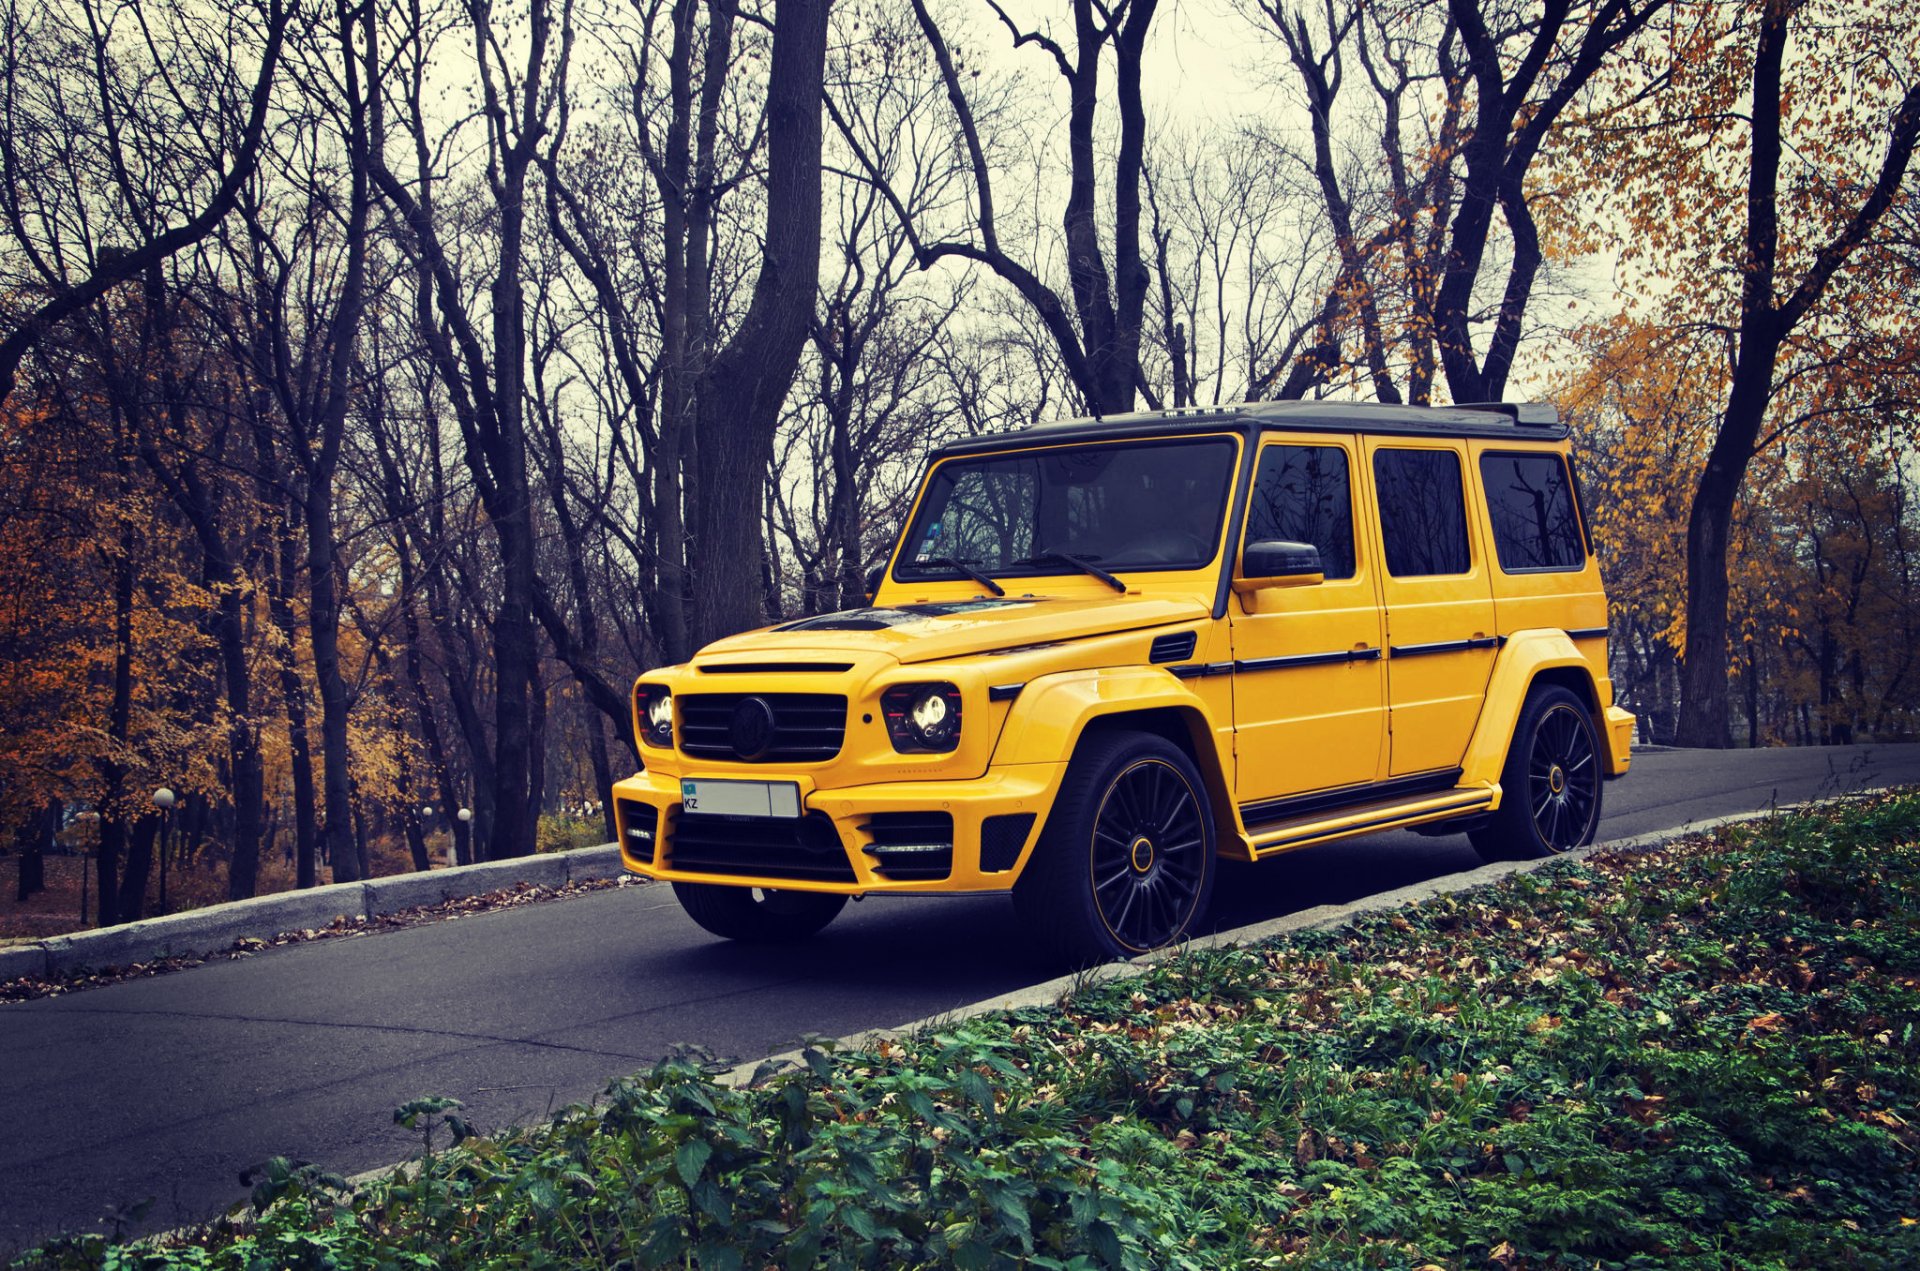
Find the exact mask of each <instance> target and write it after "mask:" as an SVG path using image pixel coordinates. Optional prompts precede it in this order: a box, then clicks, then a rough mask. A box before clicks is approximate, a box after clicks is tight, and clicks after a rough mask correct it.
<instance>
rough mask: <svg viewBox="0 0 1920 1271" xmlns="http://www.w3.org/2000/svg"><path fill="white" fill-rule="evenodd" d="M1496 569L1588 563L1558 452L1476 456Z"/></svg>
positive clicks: (1515, 570) (1575, 566)
mask: <svg viewBox="0 0 1920 1271" xmlns="http://www.w3.org/2000/svg"><path fill="white" fill-rule="evenodd" d="M1480 479H1481V481H1482V482H1483V483H1485V485H1486V488H1487V515H1488V517H1489V519H1490V520H1491V521H1492V522H1493V544H1494V548H1495V550H1496V551H1498V552H1499V554H1500V568H1501V569H1502V570H1504V571H1506V572H1507V573H1509V574H1514V573H1523V572H1526V571H1530V570H1543V569H1581V568H1583V567H1584V566H1585V565H1586V563H1587V553H1586V546H1585V544H1584V543H1583V542H1582V541H1581V537H1580V515H1579V513H1578V512H1577V511H1576V510H1575V505H1574V499H1573V486H1572V483H1571V482H1570V481H1569V480H1568V479H1567V465H1566V463H1565V462H1564V461H1563V460H1562V459H1561V458H1560V456H1559V455H1538V454H1536V455H1507V454H1487V455H1482V456H1480Z"/></svg>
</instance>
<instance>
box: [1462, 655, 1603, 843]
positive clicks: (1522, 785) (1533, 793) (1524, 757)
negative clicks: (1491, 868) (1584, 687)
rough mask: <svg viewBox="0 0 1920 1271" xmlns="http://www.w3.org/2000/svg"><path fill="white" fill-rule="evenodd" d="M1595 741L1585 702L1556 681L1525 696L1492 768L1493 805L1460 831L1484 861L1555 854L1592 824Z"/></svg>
mask: <svg viewBox="0 0 1920 1271" xmlns="http://www.w3.org/2000/svg"><path fill="white" fill-rule="evenodd" d="M1600 782H1601V772H1600V740H1599V736H1598V734H1596V733H1595V732H1594V729H1593V716H1592V715H1591V714H1590V713H1589V712H1588V710H1587V704H1586V703H1585V702H1584V701H1582V700H1580V698H1579V697H1578V696H1576V695H1575V694H1574V693H1572V692H1570V691H1568V690H1567V689H1564V688H1561V687H1559V686H1558V685H1548V686H1546V687H1543V688H1539V689H1535V690H1534V691H1533V692H1532V693H1530V694H1528V696H1527V702H1526V705H1525V706H1524V707H1522V708H1521V710H1520V723H1519V725H1518V726H1517V727H1516V728H1515V729H1514V730H1513V742H1512V744H1511V745H1510V746H1509V747H1508V749H1507V761H1506V763H1505V765H1504V766H1503V767H1502V768H1501V769H1500V791H1501V796H1500V808H1499V810H1498V811H1496V812H1495V813H1494V814H1493V817H1492V819H1491V820H1489V821H1488V822H1487V825H1486V828H1484V829H1479V830H1475V831H1473V832H1472V833H1471V834H1469V835H1468V838H1469V840H1470V841H1471V842H1472V843H1473V847H1474V850H1475V851H1477V852H1479V853H1480V855H1481V856H1482V857H1483V858H1485V859H1486V860H1490V861H1499V860H1531V859H1536V858H1539V857H1543V856H1557V855H1559V854H1560V853H1561V852H1566V851H1571V850H1572V849H1574V848H1576V847H1583V846H1585V845H1586V844H1588V843H1591V842H1593V836H1594V832H1595V831H1596V830H1598V829H1599V828H1600Z"/></svg>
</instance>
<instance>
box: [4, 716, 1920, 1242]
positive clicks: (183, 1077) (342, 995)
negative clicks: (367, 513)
mask: <svg viewBox="0 0 1920 1271" xmlns="http://www.w3.org/2000/svg"><path fill="white" fill-rule="evenodd" d="M1911 782H1920V745H1903V746H1873V747H1852V748H1843V747H1832V748H1817V749H1807V750H1768V751H1721V752H1714V751H1655V752H1648V753H1643V754H1640V755H1637V756H1636V758H1635V761H1634V770H1633V772H1632V774H1631V775H1630V776H1628V777H1627V778H1625V779H1623V780H1621V781H1617V782H1614V783H1612V784H1610V785H1609V786H1608V787H1607V791H1606V815H1605V820H1604V822H1603V824H1602V828H1601V834H1602V837H1603V838H1621V837H1626V836H1629V835H1634V834H1640V833H1644V832H1647V831H1651V830H1660V829H1667V828H1671V827H1678V826H1684V825H1686V824H1688V823H1691V822H1695V821H1700V820H1705V819H1707V818H1710V817H1715V816H1720V815H1724V814H1727V813H1731V812H1740V811H1747V810H1750V809H1757V808H1765V807H1767V806H1769V805H1770V804H1772V803H1776V802H1779V803H1785V802H1791V801H1795V800H1799V799H1804V798H1809V797H1814V796H1818V795H1822V794H1832V793H1836V792H1841V791H1845V790H1851V789H1860V788H1864V787H1868V786H1878V785H1890V784H1901V783H1911ZM1478 864H1479V859H1478V858H1477V857H1476V856H1475V855H1474V854H1473V852H1472V850H1471V849H1470V848H1469V847H1468V846H1467V843H1466V840H1465V838H1464V837H1460V836H1454V837H1448V838H1422V837H1418V836H1416V835H1411V834H1386V835H1378V836H1374V837H1371V838H1365V839H1357V840H1352V841H1349V842H1346V843H1338V844H1331V845H1328V846H1325V847H1318V848H1311V849H1308V850H1305V851H1301V852H1296V853H1293V854H1291V855H1289V856H1286V857H1283V858H1281V859H1278V860H1274V861H1269V862H1267V863H1265V864H1262V865H1259V866H1235V867H1232V868H1231V869H1230V870H1228V871H1227V872H1226V873H1225V874H1223V877H1222V879H1221V883H1220V888H1219V893H1218V905H1217V909H1218V912H1217V913H1216V917H1215V921H1216V923H1217V924H1218V925H1219V926H1221V927H1223V928H1226V927H1234V926H1240V925H1244V924H1246V923H1251V922H1257V921H1260V920H1262V919H1266V918H1272V917H1276V916H1279V915H1282V914H1285V913H1289V912H1291V911H1293V910H1297V909H1304V908H1309V907H1311V906H1314V905H1320V904H1329V903H1339V902H1343V901H1347V900H1352V899H1356V898H1358V897H1361V896H1365V895H1370V894H1372V893H1374V892H1378V891H1383V890H1387V889H1389V888H1395V887H1400V886H1404V885H1407V884H1409V883H1414V882H1419V881H1423V880H1426V879H1430V878H1436V877H1440V876H1442V875H1445V874H1450V873H1454V872H1456V871H1459V870H1463V869H1471V868H1473V867H1474V866H1476V865H1478ZM1047 974H1050V973H1049V972H1046V971H1044V970H1040V971H1036V968H1035V966H1034V964H1033V961H1032V953H1031V951H1030V949H1029V946H1028V944H1027V942H1026V940H1025V939H1024V938H1023V936H1022V933H1021V931H1020V930H1019V929H1018V927H1017V926H1016V925H1015V923H1014V921H1013V915H1012V909H1011V906H1010V905H1009V904H1008V903H1007V902H1006V901H1005V900H1004V899H1003V898H999V897H975V898H967V899H937V900H903V899H886V898H875V899H873V900H870V901H867V902H865V903H863V904H858V905H853V906H849V907H848V909H847V910H846V912H845V913H844V914H843V915H842V916H841V918H840V919H839V920H838V921H837V922H836V923H835V924H834V925H833V926H832V927H830V928H828V929H827V931H826V932H824V933H823V934H822V935H821V936H820V937H819V938H818V939H817V940H815V941H813V942H812V943H810V944H808V945H805V946H802V947H800V948H798V949H781V950H777V951H773V952H769V951H767V950H765V949H755V948H748V947H744V946H737V945H732V944H728V943H726V942H724V941H718V940H715V939H713V938H711V937H709V936H707V935H706V934H705V933H704V932H702V931H700V930H699V929H698V928H696V927H695V926H693V924H692V923H691V922H689V921H688V920H687V919H686V918H685V917H684V916H683V915H682V914H681V912H680V909H679V906H678V905H677V904H675V903H674V900H673V896H672V893H671V892H670V891H669V890H668V889H667V888H665V887H640V888H625V889H621V890H618V891H610V892H597V893H593V894H590V895H587V896H583V897H580V898H577V899H572V900H567V901H559V902H554V903H551V904H544V905H534V906H528V907H526V908H521V909H514V910H508V911H502V912H499V913H493V914H480V915H475V916H472V917H468V918H462V919H458V920H454V921H448V922H442V923H435V924H431V925H428V926H422V927H415V928H410V929H407V930H403V931H395V932H387V933H381V934H375V935H369V936H366V937H364V938H358V939H349V940H331V941H322V942H319V943H315V944H309V945H300V946H294V947H290V948H285V949H276V950H270V951H266V952H263V953H261V954H259V955H256V956H255V957H252V958H248V959H245V960H243V961H238V962H220V963H214V964H208V965H205V966H201V967H198V968H195V969H193V970H190V971H184V972H181V973H178V974H175V975H168V976H162V977H159V978H156V979H150V980H139V981H131V982H128V983H124V984H119V985H114V986H112V987H108V988H103V989H96V990H92V991H88V992H84V993H77V994H74V995H72V996H68V997H57V998H48V999H43V1000H41V1001H36V1002H27V1003H21V1004H17V1005H10V1006H0V1100H3V1101H4V1102H3V1103H0V1108H3V1109H4V1111H3V1112H0V1258H4V1256H5V1255H6V1254H8V1253H10V1252H17V1251H18V1249H20V1248H21V1247H24V1246H26V1245H28V1244H31V1243H35V1242H37V1241H39V1240H42V1239H44V1238H46V1237H48V1236H51V1235H53V1234H55V1233H57V1232H60V1231H66V1230H76V1229H91V1230H105V1229H107V1225H108V1216H109V1215H110V1214H112V1213H113V1211H115V1210H116V1209H121V1208H123V1207H125V1206H129V1205H131V1204H134V1203H136V1202H139V1201H141V1200H143V1199H148V1198H151V1199H152V1201H153V1204H152V1206H151V1208H150V1209H149V1210H148V1211H147V1213H146V1215H145V1217H144V1218H143V1219H142V1220H140V1221H139V1222H138V1223H136V1224H133V1226H132V1227H131V1228H130V1229H132V1230H151V1229H156V1228H162V1227H169V1226H176V1225H180V1224H183V1223H186V1222H191V1221H195V1220H199V1219H205V1218H208V1217H211V1216H213V1215H215V1214H217V1213H218V1212H220V1211H221V1210H222V1209H224V1208H226V1207H227V1206H229V1205H231V1204H233V1203H234V1202H236V1201H238V1200H240V1199H242V1198H243V1197H244V1195H245V1190H244V1189H243V1188H242V1187H241V1186H240V1184H239V1181H238V1176H239V1173H240V1171H241V1170H243V1169H244V1168H246V1167H247V1166H248V1165H250V1164H252V1163H255V1162H259V1161H263V1160H265V1159H266V1158H268V1157H270V1156H274V1155H288V1156H294V1157H298V1158H301V1159H306V1160H312V1161H317V1162H320V1163H321V1164H323V1165H325V1166H327V1167H328V1168H330V1169H334V1170H338V1171H340V1172H343V1173H353V1172H357V1171H360V1170H366V1169H371V1168H375V1167H378V1166H380V1165H383V1164H386V1163H389V1162H392V1161H395V1160H398V1159H401V1158H402V1157H404V1156H405V1155H406V1154H407V1153H408V1151H409V1149H410V1147H412V1146H414V1145H415V1141H414V1140H413V1139H412V1137H411V1136H410V1135H409V1134H408V1133H406V1132H404V1131H401V1130H399V1129H397V1128H396V1127H394V1126H393V1125H392V1118H391V1115H390V1114H391V1111H392V1109H393V1108H394V1107H395V1106H397V1105H398V1104H400V1103H403V1102H405V1101H406V1100H408V1099H410V1098H413V1097H415V1096H418V1095H423V1094H450V1095H454V1096H456V1097H458V1098H460V1099H462V1100H463V1101H465V1102H466V1104H467V1106H468V1110H469V1114H470V1117H471V1119H472V1120H473V1121H475V1122H476V1123H477V1124H478V1125H480V1126H482V1127H483V1128H489V1127H498V1126H501V1125H505V1124H511V1123H515V1122H522V1121H527V1120H530V1119H533V1118H539V1117H542V1116H544V1115H546V1114H547V1113H548V1112H550V1111H552V1110H554V1109H557V1108H559V1107H560V1106H562V1105H564V1104H566V1103H569V1102H572V1101H575V1100H580V1099H584V1098H588V1097H591V1096H592V1095H594V1094H596V1093H597V1092H599V1091H600V1090H601V1089H603V1088H604V1086H605V1085H606V1083H607V1081H608V1080H609V1079H610V1078H613V1077H615V1076H617V1075H619V1074H622V1073H626V1072H631V1071H633V1070H635V1069H638V1068H641V1067H644V1066H646V1065H647V1063H648V1062H649V1061H651V1060H653V1059H655V1058H657V1057H659V1056H660V1055H661V1054H663V1053H665V1052H666V1051H667V1050H669V1049H670V1048H672V1047H673V1046H675V1045H677V1044H681V1043H697V1044H699V1045H701V1046H704V1047H706V1048H707V1049H708V1050H710V1051H712V1052H714V1053H716V1054H718V1055H720V1056H724V1057H729V1058H735V1059H749V1058H754V1057H757V1056H761V1055H766V1054H771V1053H774V1052H777V1051H780V1050H783V1049H786V1048H788V1047H790V1046H791V1045H792V1044H794V1043H795V1042H796V1041H798V1040H799V1039H800V1038H802V1037H803V1036H806V1035H810V1034H815V1035H829V1036H840V1035H845V1034H849V1033H856V1032H860V1031H862V1030H864V1029H869V1028H881V1027H888V1026H892V1025H896V1024H901V1023H905V1022H908V1021H910V1020H914V1019H919V1018H923V1017H925V1016H928V1015H934V1014H938V1013H939V1012H941V1011H945V1010H950V1009H952V1008H954V1007H957V1006H961V1005H964V1004H966V1003H969V1002H973V1001H978V1000H980V999H983V998H989V997H993V996H996V995H998V994H1002V993H1005V992H1008V991H1010V990H1013V989H1016V988H1019V987H1022V986H1023V985H1025V984H1027V983H1029V982H1031V981H1033V980H1035V979H1038V978H1044V977H1045V975H1047Z"/></svg>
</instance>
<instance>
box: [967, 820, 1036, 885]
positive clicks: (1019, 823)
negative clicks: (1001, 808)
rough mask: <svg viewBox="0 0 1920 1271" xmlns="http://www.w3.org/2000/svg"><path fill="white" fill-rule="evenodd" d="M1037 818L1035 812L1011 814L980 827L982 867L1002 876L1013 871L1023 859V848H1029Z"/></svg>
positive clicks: (985, 870) (989, 872)
mask: <svg viewBox="0 0 1920 1271" xmlns="http://www.w3.org/2000/svg"><path fill="white" fill-rule="evenodd" d="M1033 820H1034V816H1033V813H1031V812H1009V813H1007V814H1005V815H1004V816H990V817H988V818H987V819H986V821H985V822H984V823H982V824H981V826H980V868H981V870H982V871H983V872H985V873H988V874H1001V873H1005V872H1006V871H1007V870H1010V869H1012V868H1013V865H1014V862H1015V861H1017V860H1019V859H1020V849H1021V848H1023V847H1025V846H1026V845H1027V835H1028V834H1029V833H1031V832H1032V830H1033Z"/></svg>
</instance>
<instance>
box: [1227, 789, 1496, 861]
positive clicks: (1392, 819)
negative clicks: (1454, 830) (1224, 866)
mask: <svg viewBox="0 0 1920 1271" xmlns="http://www.w3.org/2000/svg"><path fill="white" fill-rule="evenodd" d="M1492 802H1493V796H1492V795H1491V794H1486V793H1482V794H1479V795H1477V796H1475V797H1474V798H1472V799H1465V800H1463V801H1462V802H1461V804H1460V806H1459V807H1442V808H1428V809H1427V811H1426V812H1423V813H1421V814H1420V815H1422V816H1425V815H1428V814H1430V813H1439V812H1471V811H1473V810H1474V809H1475V808H1478V807H1482V806H1484V805H1486V804H1489V803H1492ZM1407 815H1408V814H1407V813H1406V812H1404V811H1401V812H1395V813H1392V814H1390V815H1388V816H1379V817H1375V818H1374V819H1373V820H1371V821H1362V822H1361V823H1360V824H1359V825H1349V826H1344V827H1342V828H1341V829H1340V830H1338V831H1337V833H1340V834H1363V833H1365V832H1366V831H1368V830H1377V829H1379V828H1381V827H1382V826H1388V825H1393V824H1394V823H1396V822H1398V821H1404V820H1406V819H1407ZM1323 833H1325V831H1322V830H1312V831H1309V832H1307V833H1303V834H1288V835H1285V836H1283V837H1281V838H1277V839H1274V840H1273V841H1271V842H1268V843H1255V844H1254V845H1253V850H1254V851H1256V852H1267V851H1271V850H1273V849H1274V848H1276V847H1285V846H1286V845H1287V844H1289V843H1298V842H1302V841H1304V840H1306V839H1313V838H1319V837H1320V836H1321V835H1322V834H1323Z"/></svg>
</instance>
